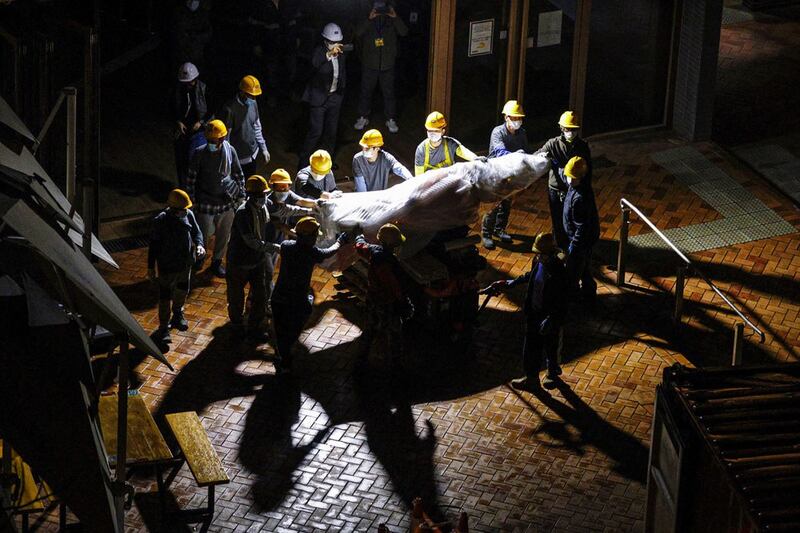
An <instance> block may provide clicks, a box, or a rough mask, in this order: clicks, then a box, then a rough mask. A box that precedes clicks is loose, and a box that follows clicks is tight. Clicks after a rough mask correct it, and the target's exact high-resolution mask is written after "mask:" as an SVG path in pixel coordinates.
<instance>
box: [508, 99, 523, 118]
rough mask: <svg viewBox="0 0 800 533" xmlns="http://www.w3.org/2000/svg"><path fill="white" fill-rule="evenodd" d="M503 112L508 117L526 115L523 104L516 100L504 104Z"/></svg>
mask: <svg viewBox="0 0 800 533" xmlns="http://www.w3.org/2000/svg"><path fill="white" fill-rule="evenodd" d="M503 114H504V115H505V116H507V117H524V116H525V110H524V109H522V105H521V104H520V103H519V102H517V101H516V100H509V101H508V102H506V104H505V105H504V106H503Z"/></svg>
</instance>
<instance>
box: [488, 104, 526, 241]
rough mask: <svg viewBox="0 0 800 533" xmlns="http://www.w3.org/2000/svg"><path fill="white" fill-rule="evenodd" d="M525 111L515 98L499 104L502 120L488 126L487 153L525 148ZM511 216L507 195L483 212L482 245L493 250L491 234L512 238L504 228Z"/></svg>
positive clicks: (520, 150) (505, 239)
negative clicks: (493, 126) (523, 122)
mask: <svg viewBox="0 0 800 533" xmlns="http://www.w3.org/2000/svg"><path fill="white" fill-rule="evenodd" d="M524 118H525V111H524V110H523V109H522V106H521V105H520V104H519V103H518V102H517V101H516V100H509V101H508V102H506V103H505V105H504V106H503V120H504V122H503V124H501V125H499V126H497V127H496V128H494V129H493V130H492V134H491V136H490V137H489V157H500V156H503V155H506V154H510V153H512V152H528V151H529V148H528V135H527V133H525V128H523V127H522V120H523V119H524ZM510 216H511V198H506V199H505V200H502V201H501V202H500V203H499V204H497V205H496V206H495V207H494V208H493V209H492V210H491V211H489V213H487V214H486V215H484V216H483V221H482V224H481V234H482V239H481V242H482V243H483V247H484V248H486V249H487V250H493V249H494V247H495V245H494V241H493V240H492V237H493V236H494V237H497V238H498V239H500V241H501V242H505V243H509V242H511V241H512V239H511V235H509V234H508V233H507V232H506V227H507V226H508V218H509V217H510Z"/></svg>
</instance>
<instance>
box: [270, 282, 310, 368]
mask: <svg viewBox="0 0 800 533" xmlns="http://www.w3.org/2000/svg"><path fill="white" fill-rule="evenodd" d="M310 316H311V302H309V301H308V298H306V297H305V295H303V301H296V302H276V301H273V302H272V321H273V324H274V325H275V350H276V351H277V352H278V356H279V357H280V358H281V366H282V367H284V368H289V367H291V366H292V346H294V343H295V342H297V339H299V338H300V334H301V333H302V332H303V328H304V327H305V325H306V322H307V321H308V318H309V317H310Z"/></svg>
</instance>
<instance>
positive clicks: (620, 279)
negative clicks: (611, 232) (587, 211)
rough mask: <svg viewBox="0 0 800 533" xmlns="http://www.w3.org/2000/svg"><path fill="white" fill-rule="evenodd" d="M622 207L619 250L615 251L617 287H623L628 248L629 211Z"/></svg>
mask: <svg viewBox="0 0 800 533" xmlns="http://www.w3.org/2000/svg"><path fill="white" fill-rule="evenodd" d="M621 207H622V224H620V227H619V248H618V249H617V287H622V286H623V285H625V248H627V246H628V225H629V219H630V213H631V210H630V209H628V208H627V207H625V206H621Z"/></svg>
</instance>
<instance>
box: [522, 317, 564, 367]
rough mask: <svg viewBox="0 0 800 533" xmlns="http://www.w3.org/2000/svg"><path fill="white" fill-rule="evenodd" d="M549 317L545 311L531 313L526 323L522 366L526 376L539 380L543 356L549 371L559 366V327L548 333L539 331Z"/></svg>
mask: <svg viewBox="0 0 800 533" xmlns="http://www.w3.org/2000/svg"><path fill="white" fill-rule="evenodd" d="M545 318H547V315H545V314H544V313H530V314H528V316H527V323H526V324H525V342H524V343H523V345H522V366H523V368H524V369H525V376H527V377H528V378H529V379H535V380H537V381H538V380H539V370H541V368H542V356H543V355H544V358H545V361H546V363H547V371H548V372H555V370H556V369H557V368H558V328H553V331H552V332H550V333H548V334H547V335H542V334H540V333H539V327H540V326H541V323H542V321H543V320H544V319H545Z"/></svg>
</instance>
